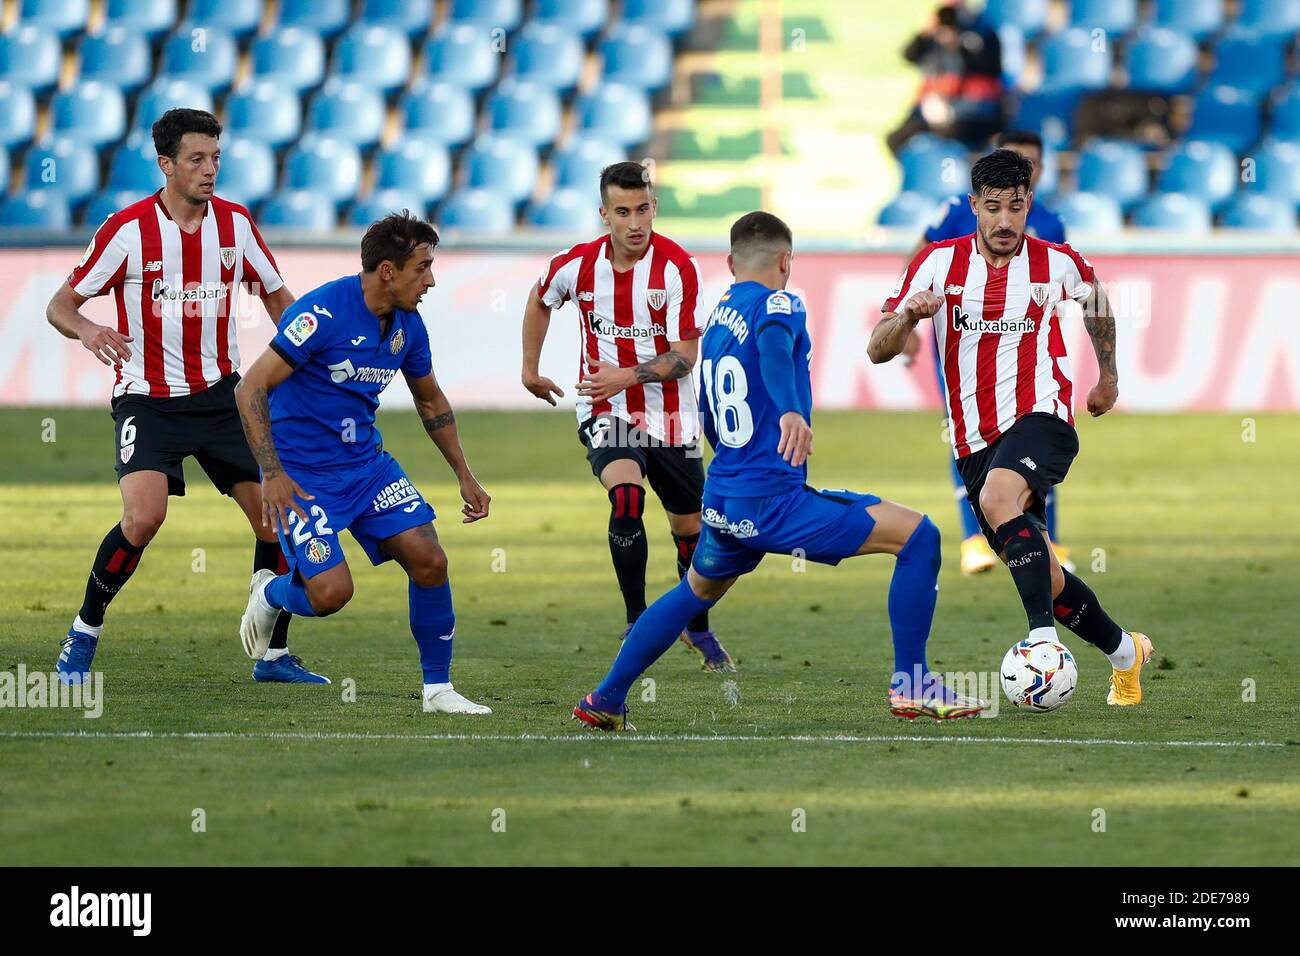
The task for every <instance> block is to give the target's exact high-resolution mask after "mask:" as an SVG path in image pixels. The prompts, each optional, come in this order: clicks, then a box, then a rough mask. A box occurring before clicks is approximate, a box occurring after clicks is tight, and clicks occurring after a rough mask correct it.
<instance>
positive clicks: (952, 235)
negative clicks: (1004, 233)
mask: <svg viewBox="0 0 1300 956" xmlns="http://www.w3.org/2000/svg"><path fill="white" fill-rule="evenodd" d="M974 231H975V213H974V211H973V210H972V209H971V208H970V200H969V199H967V198H966V196H965V195H964V194H963V195H961V196H953V197H952V198H950V199H947V200H945V201H944V203H943V205H942V206H940V207H939V209H938V211H937V212H936V213H935V215H934V220H933V221H932V222H931V223H930V228H928V229H926V230H925V241H926V242H943V241H944V240H945V239H956V238H958V237H959V236H969V235H970V234H971V233H973V232H974ZM1025 232H1027V233H1029V235H1031V236H1033V237H1035V238H1037V239H1043V240H1045V241H1047V242H1065V224H1064V223H1063V222H1061V217H1060V216H1058V215H1057V214H1056V213H1054V212H1052V211H1051V210H1050V209H1048V208H1047V207H1046V206H1044V205H1043V204H1042V203H1040V202H1038V201H1037V200H1035V201H1034V204H1033V205H1032V206H1030V207H1029V215H1028V216H1027V217H1026V218H1025Z"/></svg>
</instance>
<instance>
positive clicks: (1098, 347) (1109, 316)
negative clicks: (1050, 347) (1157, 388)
mask: <svg viewBox="0 0 1300 956" xmlns="http://www.w3.org/2000/svg"><path fill="white" fill-rule="evenodd" d="M1083 325H1084V328H1086V329H1087V330H1088V337H1089V338H1090V339H1092V348H1093V351H1094V352H1096V353H1097V369H1098V373H1099V374H1098V376H1097V384H1096V385H1094V386H1093V388H1092V391H1090V392H1089V393H1088V411H1089V412H1090V413H1091V414H1092V416H1093V417H1094V418H1096V417H1097V416H1098V415H1105V414H1106V413H1107V412H1108V411H1110V410H1111V409H1112V408H1114V407H1115V402H1116V400H1117V399H1118V398H1119V373H1118V372H1117V371H1116V369H1115V315H1114V313H1113V312H1112V311H1111V308H1110V299H1109V298H1107V296H1106V290H1105V289H1103V288H1102V286H1101V282H1099V281H1096V280H1095V279H1094V281H1093V287H1092V295H1090V296H1089V297H1088V299H1087V301H1085V302H1084V303H1083Z"/></svg>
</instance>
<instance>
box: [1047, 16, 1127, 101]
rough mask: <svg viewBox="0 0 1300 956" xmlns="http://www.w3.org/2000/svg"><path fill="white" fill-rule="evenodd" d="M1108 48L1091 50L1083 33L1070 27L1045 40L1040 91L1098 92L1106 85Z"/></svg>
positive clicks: (1108, 77) (1086, 35)
mask: <svg viewBox="0 0 1300 956" xmlns="http://www.w3.org/2000/svg"><path fill="white" fill-rule="evenodd" d="M1110 50H1111V45H1110V44H1109V43H1108V44H1106V45H1105V47H1104V49H1103V50H1095V49H1093V43H1092V36H1091V35H1090V34H1089V33H1088V31H1087V30H1084V29H1081V28H1079V27H1070V28H1069V29H1067V30H1062V31H1061V32H1059V33H1053V34H1052V35H1051V36H1049V37H1047V38H1045V39H1044V40H1043V44H1042V56H1043V88H1044V89H1046V90H1098V89H1101V88H1102V87H1104V86H1106V85H1107V84H1108V83H1109V82H1110V67H1111V54H1110Z"/></svg>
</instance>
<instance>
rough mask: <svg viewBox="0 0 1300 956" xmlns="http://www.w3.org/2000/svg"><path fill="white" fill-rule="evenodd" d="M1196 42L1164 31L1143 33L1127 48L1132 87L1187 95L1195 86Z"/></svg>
mask: <svg viewBox="0 0 1300 956" xmlns="http://www.w3.org/2000/svg"><path fill="white" fill-rule="evenodd" d="M1198 55H1199V54H1198V51H1197V48H1196V43H1195V41H1193V40H1192V38H1191V37H1189V36H1187V35H1186V34H1183V33H1175V32H1174V31H1173V30H1166V29H1165V28H1163V27H1156V28H1154V29H1151V30H1143V31H1142V32H1141V33H1139V34H1138V35H1137V37H1136V38H1135V39H1134V40H1133V42H1132V43H1131V44H1129V48H1128V71H1129V86H1130V87H1132V88H1133V89H1135V90H1150V91H1152V92H1156V93H1187V92H1189V91H1190V90H1191V88H1192V86H1193V85H1194V84H1195V83H1196V59H1197V56H1198Z"/></svg>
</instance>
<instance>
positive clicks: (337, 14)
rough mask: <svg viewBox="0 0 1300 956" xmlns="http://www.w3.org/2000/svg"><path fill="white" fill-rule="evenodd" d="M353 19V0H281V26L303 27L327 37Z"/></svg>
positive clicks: (330, 36)
mask: <svg viewBox="0 0 1300 956" xmlns="http://www.w3.org/2000/svg"><path fill="white" fill-rule="evenodd" d="M351 21H352V0H280V26H281V27H302V28H303V29H305V30H309V31H310V32H312V33H316V34H319V35H320V36H323V37H325V38H326V39H330V38H333V37H335V36H337V35H338V34H339V33H341V32H342V31H343V28H344V27H346V26H347V25H348V24H349V23H350V22H351Z"/></svg>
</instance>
